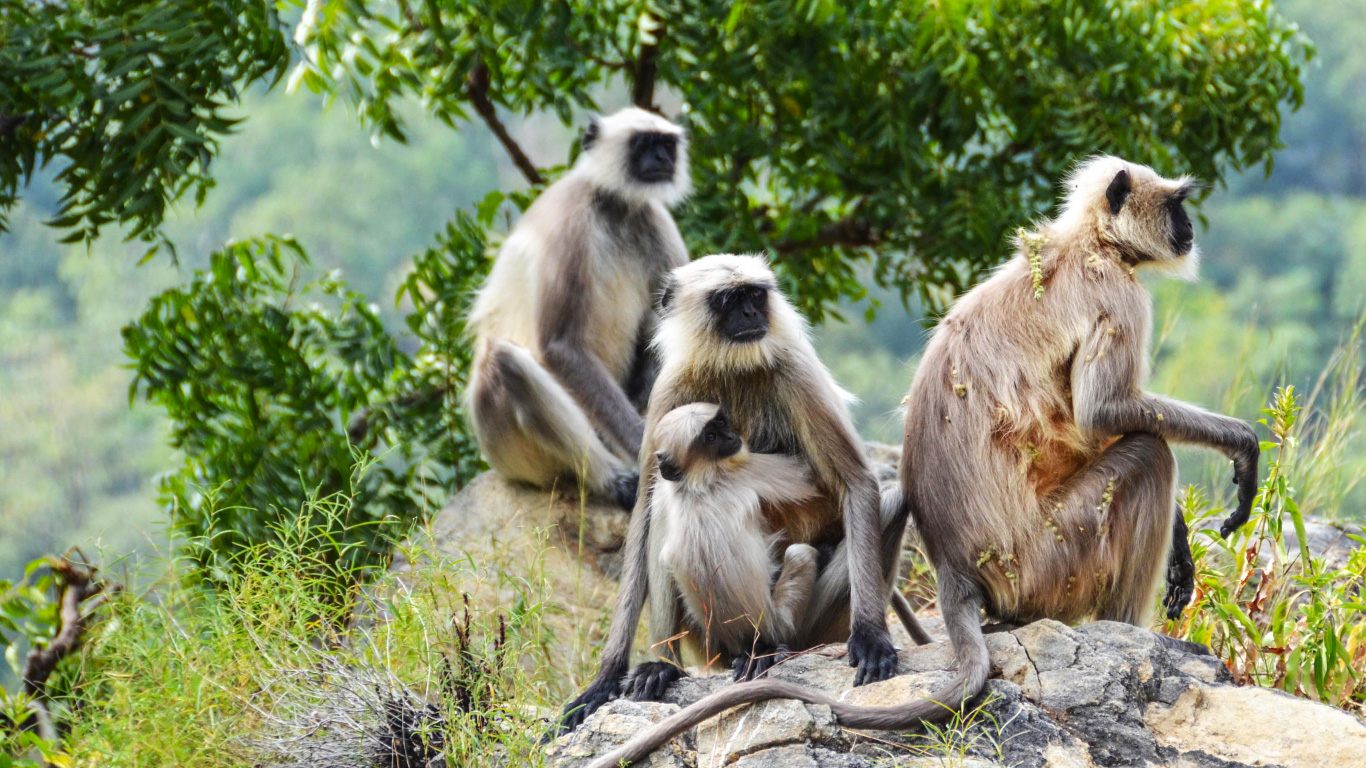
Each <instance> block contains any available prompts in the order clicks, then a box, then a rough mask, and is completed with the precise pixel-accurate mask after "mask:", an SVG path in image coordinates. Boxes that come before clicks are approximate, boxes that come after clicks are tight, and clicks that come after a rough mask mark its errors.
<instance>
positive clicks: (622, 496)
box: [612, 471, 640, 512]
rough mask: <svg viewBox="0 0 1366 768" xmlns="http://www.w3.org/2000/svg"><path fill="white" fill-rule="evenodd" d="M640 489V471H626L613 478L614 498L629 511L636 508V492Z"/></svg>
mask: <svg viewBox="0 0 1366 768" xmlns="http://www.w3.org/2000/svg"><path fill="white" fill-rule="evenodd" d="M639 490H640V473H639V472H635V471H631V472H624V473H622V474H620V475H617V476H616V477H614V478H612V499H613V501H615V502H616V503H617V505H618V506H620V507H621V508H622V509H624V510H626V511H627V512H630V511H631V510H633V509H635V508H636V493H637V492H638V491H639Z"/></svg>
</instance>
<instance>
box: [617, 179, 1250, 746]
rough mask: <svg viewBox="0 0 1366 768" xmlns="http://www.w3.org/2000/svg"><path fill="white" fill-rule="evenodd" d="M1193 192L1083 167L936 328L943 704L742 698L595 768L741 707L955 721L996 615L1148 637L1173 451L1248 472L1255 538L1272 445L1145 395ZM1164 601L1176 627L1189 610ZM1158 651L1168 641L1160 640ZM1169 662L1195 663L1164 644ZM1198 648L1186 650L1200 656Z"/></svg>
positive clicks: (932, 479)
mask: <svg viewBox="0 0 1366 768" xmlns="http://www.w3.org/2000/svg"><path fill="white" fill-rule="evenodd" d="M1192 189H1193V185H1192V182H1191V181H1190V180H1188V179H1165V178H1162V177H1161V176H1159V175H1157V174H1156V173H1154V172H1153V171H1152V170H1151V169H1150V168H1147V167H1146V166H1142V165H1136V164H1134V163H1128V162H1125V161H1123V160H1120V159H1119V158H1115V157H1096V158H1092V159H1090V160H1088V161H1086V162H1085V163H1082V164H1081V165H1080V166H1078V168H1077V169H1076V171H1075V172H1074V173H1073V175H1072V176H1071V178H1070V179H1068V182H1067V194H1066V198H1065V200H1064V202H1063V206H1062V212H1061V214H1060V215H1059V216H1058V217H1057V218H1056V219H1053V220H1047V221H1042V222H1040V223H1039V224H1038V226H1037V227H1036V228H1035V231H1034V232H1031V233H1027V234H1025V235H1024V236H1023V237H1022V238H1021V239H1020V241H1019V242H1018V243H1017V244H1016V245H1017V252H1016V256H1015V258H1013V259H1012V260H1011V261H1009V262H1007V263H1006V264H1005V265H1003V266H1002V267H1001V269H1000V270H998V271H997V272H996V273H995V274H994V275H993V276H992V277H991V278H989V279H988V280H986V281H985V282H983V283H982V284H981V285H978V286H977V287H976V288H974V289H972V290H971V291H969V292H968V293H967V294H966V295H965V296H963V297H962V299H960V300H959V301H958V302H957V303H956V304H955V306H954V307H953V309H952V310H951V311H950V312H949V313H948V315H946V316H945V318H944V320H943V321H942V322H941V323H940V324H939V326H938V327H937V328H936V330H935V332H934V335H933V337H932V338H931V340H930V343H929V345H928V346H927V347H926V349H925V353H924V355H923V357H922V358H921V362H920V365H919V367H918V368H917V369H916V374H915V380H914V382H913V383H912V385H911V391H910V394H909V396H908V399H907V402H908V412H907V416H906V442H905V452H904V455H903V458H902V463H901V469H900V472H901V483H902V490H903V492H904V494H905V500H906V502H907V504H908V506H909V507H910V512H911V514H912V515H913V516H914V518H915V522H916V526H917V529H918V531H919V533H920V536H921V538H922V540H923V541H924V543H925V546H926V549H927V550H928V553H929V556H930V560H931V562H932V563H933V565H934V567H935V571H936V575H937V578H938V593H939V594H938V601H939V606H940V610H941V612H942V614H943V616H944V621H945V625H946V628H947V630H948V634H949V638H950V641H951V642H952V644H953V648H954V652H955V655H956V657H957V662H958V671H957V673H956V675H955V677H954V678H953V680H952V681H950V683H949V684H948V685H947V686H945V687H944V688H943V689H941V690H939V691H937V692H935V693H934V694H933V695H931V696H930V697H929V698H928V699H922V700H917V701H913V702H909V703H907V704H904V705H900V706H893V707H858V706H853V705H850V704H846V703H844V702H841V701H836V700H834V699H831V698H829V697H827V696H824V695H822V694H819V693H816V692H814V691H810V690H807V689H805V688H802V687H801V686H797V685H793V684H790V683H785V682H782V681H777V680H758V681H754V682H751V683H745V684H741V685H736V686H732V687H731V688H728V689H726V690H723V691H720V692H718V693H716V694H713V695H712V696H709V697H707V698H705V699H703V700H701V701H699V702H698V703H696V704H694V705H692V706H690V707H688V708H687V709H685V710H683V711H682V712H680V713H678V714H676V715H674V716H672V717H670V718H668V719H666V720H664V721H663V722H661V723H660V724H659V725H657V726H655V727H654V728H652V729H651V730H650V731H648V732H646V733H645V734H643V735H641V736H639V737H637V738H636V739H633V740H632V741H631V742H629V743H628V744H626V745H625V746H624V747H622V748H620V749H618V750H616V751H614V752H612V753H611V754H609V755H607V756H606V757H604V758H602V759H600V760H598V761H595V762H594V763H593V764H592V768H602V767H604V766H608V765H611V766H616V765H618V763H619V761H625V762H627V763H629V762H631V761H635V760H639V759H640V758H641V757H643V756H644V755H646V754H648V753H649V752H650V751H652V750H653V749H655V748H656V747H658V746H659V745H661V744H663V743H665V742H667V741H668V740H669V739H670V738H672V737H673V736H676V735H677V734H679V733H681V732H682V731H684V730H686V729H687V728H690V727H692V726H693V725H696V724H697V723H699V722H701V721H702V720H704V719H706V718H707V717H710V716H712V715H715V714H717V713H719V712H721V711H724V710H725V709H728V708H730V707H733V706H736V705H738V704H746V703H751V702H755V701H762V700H765V699H770V698H795V699H799V700H801V701H805V702H809V703H817V704H825V705H827V706H829V707H830V708H831V710H832V711H833V712H834V715H835V719H836V720H837V721H838V722H839V723H840V724H841V725H844V726H848V727H855V728H874V729H897V728H907V727H911V726H914V725H916V724H917V723H918V722H920V721H923V720H936V719H939V720H942V719H944V718H947V717H948V716H950V714H951V713H952V712H953V711H955V710H956V709H957V708H958V707H960V706H961V705H962V704H963V703H964V702H965V701H967V700H968V699H970V698H972V697H973V696H975V695H976V694H977V693H979V692H980V691H981V689H982V686H983V684H984V683H985V681H986V678H987V674H988V672H989V671H990V659H989V657H988V653H987V645H986V642H985V640H984V638H983V635H982V627H981V614H982V612H985V613H986V615H987V616H989V617H991V618H994V619H998V620H1000V621H1003V622H1008V623H1025V622H1030V621H1034V620H1037V619H1042V618H1051V619H1057V620H1059V621H1066V622H1076V621H1081V620H1084V619H1086V618H1090V617H1095V618H1099V619H1109V620H1114V621H1123V622H1128V623H1131V624H1137V625H1139V626H1145V625H1146V624H1147V623H1148V621H1149V619H1150V617H1151V614H1152V609H1153V606H1154V603H1155V602H1156V597H1157V595H1156V590H1157V586H1158V583H1159V581H1160V579H1161V575H1162V571H1163V563H1164V562H1165V561H1166V559H1167V552H1168V547H1169V545H1171V544H1172V541H1171V536H1172V530H1173V528H1174V527H1178V529H1179V530H1182V531H1184V526H1179V524H1178V523H1177V522H1176V521H1174V519H1173V518H1174V517H1176V518H1179V517H1180V512H1179V510H1176V509H1175V495H1176V462H1175V459H1174V458H1173V456H1172V452H1171V449H1170V448H1169V447H1168V443H1169V442H1177V443H1187V444H1193V445H1201V446H1207V447H1210V448H1213V449H1215V450H1218V451H1220V452H1222V453H1223V454H1224V455H1226V456H1228V457H1229V458H1230V459H1231V460H1232V462H1233V482H1234V484H1235V485H1236V486H1237V489H1238V503H1237V507H1236V509H1235V511H1234V513H1233V514H1232V515H1231V516H1230V517H1229V518H1228V519H1227V520H1225V522H1224V524H1223V526H1222V528H1221V530H1220V533H1221V534H1222V535H1225V536H1227V535H1228V533H1230V532H1231V531H1233V530H1234V529H1235V528H1237V527H1238V526H1240V525H1242V524H1243V523H1245V522H1247V519H1248V515H1249V513H1250V511H1251V507H1252V501H1253V497H1254V496H1255V494H1256V486H1257V461H1258V454H1259V448H1258V442H1257V437H1256V433H1254V432H1253V430H1252V428H1251V427H1250V426H1249V425H1248V424H1246V423H1244V422H1242V421H1239V420H1237V419H1233V418H1230V417H1228V416H1222V415H1219V414H1215V413H1210V412H1208V411H1205V410H1202V409H1200V408H1197V407H1195V406H1192V405H1188V404H1186V403H1182V402H1180V401H1177V400H1172V399H1170V398H1166V397H1162V396H1160V395H1153V394H1149V393H1146V392H1144V390H1143V385H1144V382H1145V379H1146V375H1147V359H1148V342H1149V336H1150V333H1151V327H1152V307H1151V299H1150V297H1149V295H1148V292H1147V290H1146V289H1145V288H1144V287H1143V285H1142V283H1140V282H1139V281H1138V278H1137V271H1138V270H1141V269H1147V268H1153V269H1158V270H1164V271H1171V272H1176V273H1177V274H1185V275H1190V276H1193V275H1194V273H1195V268H1196V260H1197V257H1198V252H1197V250H1196V247H1195V245H1194V230H1193V227H1192V226H1191V221H1190V218H1189V217H1188V216H1187V214H1186V212H1185V210H1184V209H1183V207H1182V203H1183V201H1184V200H1185V199H1186V198H1187V197H1188V196H1189V195H1190V194H1191V191H1192ZM1175 586H1177V587H1178V590H1177V594H1175V595H1173V594H1172V593H1171V592H1169V594H1168V610H1169V611H1172V610H1173V609H1174V610H1175V611H1176V612H1179V611H1180V609H1181V607H1183V606H1184V603H1185V600H1186V599H1187V598H1188V596H1189V593H1186V592H1183V591H1182V590H1180V589H1179V587H1180V585H1175ZM1159 637H1162V636H1159ZM1165 642H1166V643H1167V644H1177V645H1182V643H1181V641H1177V640H1173V639H1171V638H1166V639H1165ZM1184 645H1190V644H1184Z"/></svg>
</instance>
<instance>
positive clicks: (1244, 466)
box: [1219, 421, 1262, 539]
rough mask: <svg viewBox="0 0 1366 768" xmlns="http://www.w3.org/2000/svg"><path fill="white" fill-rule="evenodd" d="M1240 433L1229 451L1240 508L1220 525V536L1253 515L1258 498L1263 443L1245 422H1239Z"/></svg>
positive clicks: (1223, 535)
mask: <svg viewBox="0 0 1366 768" xmlns="http://www.w3.org/2000/svg"><path fill="white" fill-rule="evenodd" d="M1238 426H1239V427H1240V428H1241V429H1239V434H1238V436H1237V439H1236V441H1235V447H1234V448H1233V450H1232V451H1230V452H1229V458H1230V459H1232V460H1233V484H1234V485H1235V486H1237V487H1238V508H1237V509H1235V510H1234V511H1233V514H1232V515H1229V517H1228V519H1226V520H1224V524H1223V525H1221V526H1219V536H1220V537H1221V538H1225V539H1227V538H1228V535H1229V534H1230V533H1233V532H1234V531H1236V530H1238V529H1239V528H1241V527H1242V526H1243V524H1244V523H1246V522H1247V520H1248V518H1249V517H1250V516H1251V515H1252V502H1253V501H1254V500H1255V499H1256V498H1257V462H1258V460H1259V459H1260V458H1261V455H1262V448H1261V443H1259V442H1258V441H1257V433H1256V432H1253V431H1252V427H1250V426H1248V425H1247V424H1246V423H1244V422H1241V421H1240V422H1238Z"/></svg>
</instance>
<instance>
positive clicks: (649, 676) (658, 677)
mask: <svg viewBox="0 0 1366 768" xmlns="http://www.w3.org/2000/svg"><path fill="white" fill-rule="evenodd" d="M682 676H683V670H682V669H681V668H679V666H678V665H677V664H670V663H669V662H667V661H647V662H645V663H644V664H640V665H638V666H637V667H636V668H635V669H633V670H631V674H629V675H627V676H626V684H625V685H624V686H622V691H621V695H623V696H626V697H629V698H630V699H631V701H663V700H664V693H665V692H666V691H668V690H669V686H670V685H673V683H674V681H675V680H677V679H678V678H680V677H682Z"/></svg>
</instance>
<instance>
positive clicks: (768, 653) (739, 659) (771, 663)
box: [730, 645, 792, 682]
mask: <svg viewBox="0 0 1366 768" xmlns="http://www.w3.org/2000/svg"><path fill="white" fill-rule="evenodd" d="M791 657H792V652H791V651H790V650H788V647H787V646H786V645H774V646H755V647H753V648H751V649H749V651H747V652H745V653H741V654H740V655H739V656H736V657H735V661H732V662H731V663H730V669H731V672H733V673H735V680H736V682H744V681H746V680H755V679H757V678H760V677H763V676H764V675H766V674H768V671H769V670H770V669H772V668H773V667H775V666H777V665H778V664H781V663H782V662H784V661H787V660H788V659H789V658H791Z"/></svg>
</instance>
